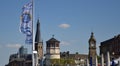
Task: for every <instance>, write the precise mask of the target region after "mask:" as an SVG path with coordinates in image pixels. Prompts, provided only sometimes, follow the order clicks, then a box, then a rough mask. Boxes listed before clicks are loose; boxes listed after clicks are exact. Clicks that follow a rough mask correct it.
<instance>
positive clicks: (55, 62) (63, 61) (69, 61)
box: [51, 59, 75, 66]
mask: <svg viewBox="0 0 120 66" xmlns="http://www.w3.org/2000/svg"><path fill="white" fill-rule="evenodd" d="M51 64H52V65H63V66H64V65H66V64H75V61H74V60H73V59H51Z"/></svg>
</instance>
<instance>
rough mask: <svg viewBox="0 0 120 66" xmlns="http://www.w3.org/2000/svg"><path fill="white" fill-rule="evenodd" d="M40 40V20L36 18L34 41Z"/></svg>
mask: <svg viewBox="0 0 120 66" xmlns="http://www.w3.org/2000/svg"><path fill="white" fill-rule="evenodd" d="M40 41H41V35H40V22H39V19H38V20H37V27H36V35H35V42H40Z"/></svg>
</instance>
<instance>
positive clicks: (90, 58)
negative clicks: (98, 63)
mask: <svg viewBox="0 0 120 66" xmlns="http://www.w3.org/2000/svg"><path fill="white" fill-rule="evenodd" d="M90 66H92V57H90Z"/></svg>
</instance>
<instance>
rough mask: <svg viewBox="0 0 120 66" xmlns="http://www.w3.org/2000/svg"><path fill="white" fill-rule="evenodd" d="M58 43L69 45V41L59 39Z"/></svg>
mask: <svg viewBox="0 0 120 66" xmlns="http://www.w3.org/2000/svg"><path fill="white" fill-rule="evenodd" d="M60 44H61V45H70V43H69V42H67V41H61V42H60Z"/></svg>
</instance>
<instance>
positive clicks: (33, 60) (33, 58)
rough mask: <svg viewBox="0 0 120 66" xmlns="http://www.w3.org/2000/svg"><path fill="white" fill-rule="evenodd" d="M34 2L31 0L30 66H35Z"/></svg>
mask: <svg viewBox="0 0 120 66" xmlns="http://www.w3.org/2000/svg"><path fill="white" fill-rule="evenodd" d="M33 22H34V0H32V36H33V37H32V38H33V39H32V66H35V56H34V50H35V46H34V23H33Z"/></svg>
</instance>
